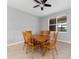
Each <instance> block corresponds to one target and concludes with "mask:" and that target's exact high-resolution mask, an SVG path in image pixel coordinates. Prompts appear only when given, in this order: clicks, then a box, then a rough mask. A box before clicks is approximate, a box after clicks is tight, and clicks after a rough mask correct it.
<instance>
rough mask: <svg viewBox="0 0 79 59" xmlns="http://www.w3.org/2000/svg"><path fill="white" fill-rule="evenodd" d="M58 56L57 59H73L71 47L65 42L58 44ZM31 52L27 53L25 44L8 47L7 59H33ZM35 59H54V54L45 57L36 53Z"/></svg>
mask: <svg viewBox="0 0 79 59" xmlns="http://www.w3.org/2000/svg"><path fill="white" fill-rule="evenodd" d="M57 50H58V55H56V54H55V59H71V45H70V44H67V43H63V42H57ZM31 56H32V55H31V52H29V53H27V54H26V53H25V50H23V43H22V44H17V45H14V46H8V47H7V59H31ZM34 59H53V57H52V53H50V52H49V51H48V52H47V53H46V55H45V56H44V57H42V56H41V54H40V52H39V51H38V52H35V53H34Z"/></svg>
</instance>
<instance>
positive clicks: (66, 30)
mask: <svg viewBox="0 0 79 59" xmlns="http://www.w3.org/2000/svg"><path fill="white" fill-rule="evenodd" d="M63 16H65V17H66V22H65V23H62V24H68V23H67V16H66V15H63ZM63 16H57V17H52V18H49V19H48V30H50V29H49V26H50V25H56V32H59V33H67V31H68V29H66V31H58V22H57V20H58V18H59V17H63ZM54 18H56V24H50V20H51V19H54ZM67 28H68V26H67ZM51 32H54V31H51Z"/></svg>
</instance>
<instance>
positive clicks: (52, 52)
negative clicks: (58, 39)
mask: <svg viewBox="0 0 79 59" xmlns="http://www.w3.org/2000/svg"><path fill="white" fill-rule="evenodd" d="M52 55H53V59H54V49H52Z"/></svg>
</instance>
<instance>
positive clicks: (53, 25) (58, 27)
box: [49, 16, 67, 32]
mask: <svg viewBox="0 0 79 59" xmlns="http://www.w3.org/2000/svg"><path fill="white" fill-rule="evenodd" d="M49 30H50V31H58V32H66V31H67V17H66V16H61V17H57V18H54V19H50V20H49Z"/></svg>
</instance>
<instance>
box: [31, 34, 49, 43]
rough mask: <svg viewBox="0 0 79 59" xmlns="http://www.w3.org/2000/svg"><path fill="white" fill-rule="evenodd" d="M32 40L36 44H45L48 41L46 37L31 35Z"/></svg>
mask: <svg viewBox="0 0 79 59" xmlns="http://www.w3.org/2000/svg"><path fill="white" fill-rule="evenodd" d="M32 38H33V39H34V40H36V41H38V42H45V41H48V40H49V39H50V36H48V35H32Z"/></svg>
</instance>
